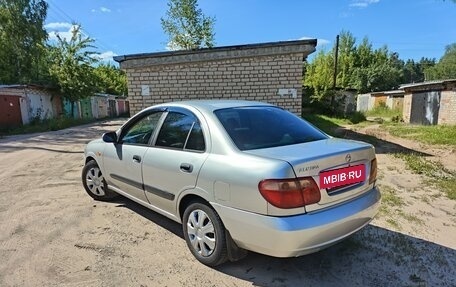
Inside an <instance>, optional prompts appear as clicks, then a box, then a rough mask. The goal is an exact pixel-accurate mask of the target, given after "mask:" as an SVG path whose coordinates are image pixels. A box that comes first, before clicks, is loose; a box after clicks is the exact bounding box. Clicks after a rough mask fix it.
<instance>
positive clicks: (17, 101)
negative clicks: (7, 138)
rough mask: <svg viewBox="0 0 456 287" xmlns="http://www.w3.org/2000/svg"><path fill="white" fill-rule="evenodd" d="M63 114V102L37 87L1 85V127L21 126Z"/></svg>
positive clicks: (45, 89)
mask: <svg viewBox="0 0 456 287" xmlns="http://www.w3.org/2000/svg"><path fill="white" fill-rule="evenodd" d="M60 114H62V100H61V97H60V96H59V95H57V94H56V93H54V92H53V91H51V90H49V89H47V88H45V87H41V86H37V85H0V126H3V127H5V126H6V127H8V126H20V125H23V124H28V123H30V122H31V121H32V120H35V119H36V120H44V119H50V118H53V117H56V116H58V115H60Z"/></svg>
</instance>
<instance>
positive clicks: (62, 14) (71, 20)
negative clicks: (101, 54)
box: [48, 0, 114, 53]
mask: <svg viewBox="0 0 456 287" xmlns="http://www.w3.org/2000/svg"><path fill="white" fill-rule="evenodd" d="M48 2H49V3H48V4H49V8H50V9H51V10H53V12H54V13H55V14H58V15H57V16H59V17H60V18H61V19H63V21H65V22H69V23H71V24H73V23H77V21H76V20H74V18H73V17H71V16H70V15H69V14H68V13H66V12H65V11H64V10H63V9H61V8H60V7H59V6H57V4H55V2H54V1H53V0H48ZM51 3H52V5H51ZM80 31H81V33H82V34H83V35H84V36H86V37H90V38H92V39H94V40H95V42H96V43H97V45H98V46H99V47H101V48H102V49H104V50H106V51H113V50H114V49H110V48H109V47H108V45H105V43H103V42H102V41H101V40H99V39H97V38H95V37H92V36H91V34H92V33H90V32H89V31H88V30H87V29H86V28H83V27H82V26H81V27H80ZM113 53H114V51H113Z"/></svg>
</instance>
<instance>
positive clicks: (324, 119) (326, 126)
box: [302, 112, 366, 135]
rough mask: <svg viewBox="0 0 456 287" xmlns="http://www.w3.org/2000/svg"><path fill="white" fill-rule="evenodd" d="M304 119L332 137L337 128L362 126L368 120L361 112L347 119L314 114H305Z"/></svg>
mask: <svg viewBox="0 0 456 287" xmlns="http://www.w3.org/2000/svg"><path fill="white" fill-rule="evenodd" d="M302 117H303V118H304V119H305V120H306V121H308V122H310V123H312V124H313V125H315V126H316V127H317V128H319V129H321V130H322V131H324V132H325V133H327V134H330V135H334V132H335V131H336V130H337V128H340V127H341V126H346V125H353V124H360V123H361V124H362V123H363V122H364V121H365V120H366V117H365V116H364V115H363V114H362V113H359V112H356V113H353V114H351V115H349V116H347V117H330V116H327V115H322V114H313V113H309V114H303V115H302Z"/></svg>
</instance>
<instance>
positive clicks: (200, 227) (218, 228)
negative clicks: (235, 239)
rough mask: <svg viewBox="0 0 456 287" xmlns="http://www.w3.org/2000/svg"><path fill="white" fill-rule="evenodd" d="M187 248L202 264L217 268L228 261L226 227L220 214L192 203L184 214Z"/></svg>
mask: <svg viewBox="0 0 456 287" xmlns="http://www.w3.org/2000/svg"><path fill="white" fill-rule="evenodd" d="M182 227H183V231H184V237H185V241H186V242H187V246H188V248H189V249H190V251H191V252H192V254H193V255H194V256H195V257H196V259H198V261H200V262H201V263H203V264H205V265H208V266H217V265H220V264H222V263H224V262H226V261H227V260H228V255H227V245H226V237H225V227H224V226H223V223H222V220H221V219H220V217H219V216H218V214H217V213H216V212H215V210H213V209H212V208H211V207H209V206H208V205H206V204H204V203H200V202H194V203H191V204H190V205H189V206H188V207H187V208H186V209H185V212H184V216H183V224H182Z"/></svg>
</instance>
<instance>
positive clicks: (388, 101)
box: [356, 90, 404, 112]
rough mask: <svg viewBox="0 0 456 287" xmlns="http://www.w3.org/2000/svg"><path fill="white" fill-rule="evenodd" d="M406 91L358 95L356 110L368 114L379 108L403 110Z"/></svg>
mask: <svg viewBox="0 0 456 287" xmlns="http://www.w3.org/2000/svg"><path fill="white" fill-rule="evenodd" d="M403 100H404V90H392V91H382V92H372V93H367V94H360V95H358V98H357V101H356V110H357V111H360V112H367V111H370V110H372V109H374V108H376V107H379V106H382V105H384V106H386V107H388V108H390V109H398V110H402V104H403Z"/></svg>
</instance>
